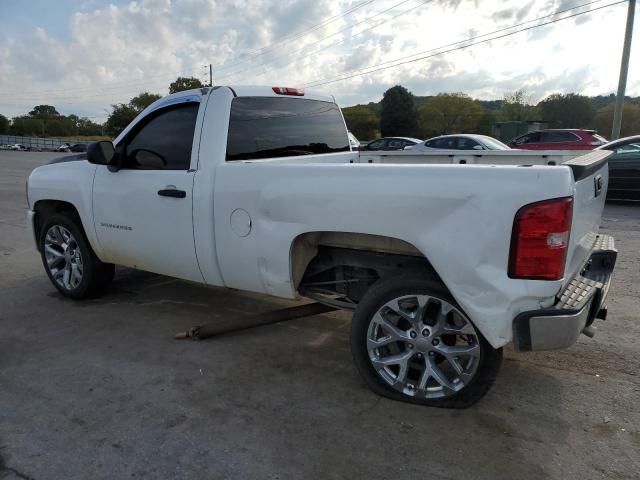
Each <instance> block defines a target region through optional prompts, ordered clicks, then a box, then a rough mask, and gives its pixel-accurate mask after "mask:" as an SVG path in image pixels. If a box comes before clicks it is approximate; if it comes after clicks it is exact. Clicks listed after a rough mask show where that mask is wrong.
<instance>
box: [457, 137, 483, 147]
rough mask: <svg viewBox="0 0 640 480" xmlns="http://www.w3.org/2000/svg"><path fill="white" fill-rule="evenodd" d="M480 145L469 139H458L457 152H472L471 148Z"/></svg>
mask: <svg viewBox="0 0 640 480" xmlns="http://www.w3.org/2000/svg"><path fill="white" fill-rule="evenodd" d="M476 145H480V144H479V143H478V142H476V141H475V140H471V139H470V138H464V137H458V150H473V147H475V146H476Z"/></svg>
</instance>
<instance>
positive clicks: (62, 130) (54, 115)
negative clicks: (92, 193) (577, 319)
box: [0, 77, 204, 137]
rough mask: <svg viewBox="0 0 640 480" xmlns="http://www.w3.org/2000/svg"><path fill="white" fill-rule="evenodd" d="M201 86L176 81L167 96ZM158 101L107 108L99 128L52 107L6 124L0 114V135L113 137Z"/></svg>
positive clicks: (146, 96)
mask: <svg viewBox="0 0 640 480" xmlns="http://www.w3.org/2000/svg"><path fill="white" fill-rule="evenodd" d="M203 86H204V85H203V84H202V82H201V81H200V80H198V79H197V78H193V77H191V78H189V77H178V78H177V79H176V80H175V81H174V82H172V83H171V84H170V85H169V93H176V92H181V91H183V90H189V89H192V88H201V87H203ZM159 98H162V95H159V94H156V93H149V92H142V93H140V94H138V95H136V96H135V97H133V98H132V99H131V100H129V102H127V103H117V104H113V105H111V113H110V114H109V117H108V118H107V120H106V122H104V123H103V124H99V123H96V122H94V121H92V120H91V119H89V118H87V117H79V116H78V115H74V114H71V115H61V114H60V113H59V112H58V110H57V109H56V107H54V106H53V105H37V106H35V107H34V108H33V110H31V111H30V112H29V113H28V114H27V115H20V116H17V117H14V118H12V119H11V120H9V119H8V118H7V117H6V116H4V115H1V114H0V134H8V135H23V136H27V137H86V136H89V137H97V136H106V137H116V136H117V135H118V134H119V133H120V132H121V131H122V130H124V128H125V127H126V126H127V125H129V123H131V121H132V120H133V119H134V118H135V117H136V115H138V114H139V113H140V112H141V111H142V110H144V109H145V108H146V107H148V106H149V105H151V104H152V103H153V102H155V101H156V100H158V99H159Z"/></svg>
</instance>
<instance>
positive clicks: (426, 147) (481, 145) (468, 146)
mask: <svg viewBox="0 0 640 480" xmlns="http://www.w3.org/2000/svg"><path fill="white" fill-rule="evenodd" d="M405 150H417V151H433V150H511V147H509V146H508V145H505V144H504V143H502V142H501V141H500V140H496V139H495V138H492V137H488V136H487V135H474V134H461V135H441V136H440V137H433V138H430V139H428V140H425V141H424V142H422V143H418V144H416V145H413V146H410V147H406V148H405Z"/></svg>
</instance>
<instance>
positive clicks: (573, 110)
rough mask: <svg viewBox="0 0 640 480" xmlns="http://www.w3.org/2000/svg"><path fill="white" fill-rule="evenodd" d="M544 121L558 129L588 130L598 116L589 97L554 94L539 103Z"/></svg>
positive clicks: (539, 109) (539, 110) (573, 94)
mask: <svg viewBox="0 0 640 480" xmlns="http://www.w3.org/2000/svg"><path fill="white" fill-rule="evenodd" d="M538 112H539V113H540V116H541V117H542V120H545V121H548V122H551V125H552V126H553V127H556V128H588V127H590V126H591V124H592V121H593V117H594V116H595V114H596V110H595V108H593V105H592V103H591V100H590V99H589V97H585V96H584V95H577V94H575V93H567V94H566V95H562V94H560V93H554V94H553V95H549V96H548V97H547V98H545V99H544V100H543V101H541V102H540V103H538Z"/></svg>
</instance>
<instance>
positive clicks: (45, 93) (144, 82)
mask: <svg viewBox="0 0 640 480" xmlns="http://www.w3.org/2000/svg"><path fill="white" fill-rule="evenodd" d="M375 1H377V0H367V1H364V2H362V3H360V4H357V5H355V6H353V7H351V8H349V9H347V10H345V11H344V12H342V13H339V14H337V15H334V16H332V17H329V18H328V19H326V20H324V21H322V22H320V23H318V24H315V25H313V26H311V27H310V28H308V29H306V30H303V31H301V32H297V33H294V34H290V35H287V36H285V37H283V38H281V39H280V40H278V41H277V42H275V43H273V44H271V45H267V46H265V47H262V48H260V49H258V50H256V51H255V52H256V53H254V52H252V53H251V56H252V58H253V57H257V56H260V55H263V54H265V53H267V52H268V51H269V50H271V49H272V48H274V47H275V46H276V45H279V44H281V43H287V42H289V41H291V40H294V39H297V38H300V37H302V36H305V35H307V34H308V33H311V32H312V31H315V30H317V29H319V28H321V27H323V26H325V25H328V24H329V23H332V22H334V21H336V20H338V19H339V18H341V17H344V16H346V15H348V14H349V13H352V12H354V11H355V10H358V9H360V8H362V7H364V6H366V5H369V4H371V3H373V2H375ZM406 1H409V0H406ZM391 8H394V7H391ZM381 13H384V12H381ZM371 18H372V17H371ZM356 25H357V24H356ZM289 37H291V38H289ZM247 60H249V59H242V60H240V61H239V62H236V63H233V64H231V65H226V66H223V64H219V65H213V67H214V68H216V69H217V70H224V69H226V68H230V67H232V66H234V65H239V64H240V63H243V62H245V61H247ZM217 67H220V68H217ZM236 73H240V72H236ZM178 76H181V73H178V74H177V75H176V77H178ZM192 76H193V77H198V76H199V74H197V73H195V74H192ZM158 78H163V79H166V81H170V80H173V79H174V78H175V77H171V78H169V77H168V76H165V75H160V76H154V77H147V78H146V79H145V80H140V81H135V82H118V83H112V84H105V85H104V86H100V87H96V86H91V87H79V88H76V89H73V90H69V89H64V90H49V91H46V90H45V91H43V90H34V91H31V92H29V91H27V92H20V95H31V94H34V95H35V96H36V99H37V98H38V97H40V98H50V96H51V95H55V94H58V93H61V94H66V93H69V94H71V92H79V91H87V90H90V91H98V90H106V89H112V88H114V87H118V86H133V85H147V84H148V82H149V80H155V79H158ZM13 95H16V94H15V93H11V92H0V98H1V97H3V96H13Z"/></svg>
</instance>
